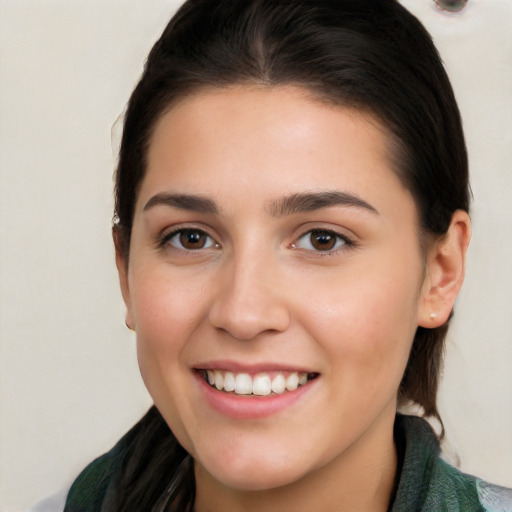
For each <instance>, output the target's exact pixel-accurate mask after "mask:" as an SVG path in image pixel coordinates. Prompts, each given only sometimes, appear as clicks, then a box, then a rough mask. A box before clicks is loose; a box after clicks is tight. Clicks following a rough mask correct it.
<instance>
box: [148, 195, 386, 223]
mask: <svg viewBox="0 0 512 512" xmlns="http://www.w3.org/2000/svg"><path fill="white" fill-rule="evenodd" d="M160 205H162V206H168V207H171V208H178V209H180V210H188V211H194V212H199V213H209V214H213V215H218V214H219V208H218V207H217V205H216V204H215V202H214V201H213V200H212V199H209V198H208V197H204V196H200V195H193V194H167V193H162V194H156V195H155V196H153V197H152V198H151V199H150V200H149V201H148V202H147V203H146V205H145V206H144V210H143V211H147V210H149V209H151V208H154V207H155V206H160ZM330 206H349V207H355V208H362V209H364V210H367V211H369V212H371V213H374V214H377V215H378V214H379V212H378V211H377V210H376V209H375V208H374V207H373V206H372V205H371V204H369V203H367V202H366V201H365V200H363V199H361V198H360V197H357V196H356V195H354V194H349V193H347V192H340V191H337V190H334V191H324V192H304V193H298V194H292V195H289V196H284V197H281V198H279V199H276V200H275V201H272V202H270V203H269V204H268V205H267V208H266V209H267V211H268V212H269V213H270V215H272V216H273V217H283V216H286V215H291V214H293V213H303V212H310V211H314V210H320V209H321V208H328V207H330Z"/></svg>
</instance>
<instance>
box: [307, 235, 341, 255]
mask: <svg viewBox="0 0 512 512" xmlns="http://www.w3.org/2000/svg"><path fill="white" fill-rule="evenodd" d="M309 239H310V241H311V245H312V246H313V247H314V248H315V249H316V250H318V251H330V250H331V249H333V248H334V246H335V245H336V235H334V233H331V232H329V231H312V232H311V234H310V235H309Z"/></svg>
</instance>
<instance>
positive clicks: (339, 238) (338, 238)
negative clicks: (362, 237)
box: [158, 227, 355, 256]
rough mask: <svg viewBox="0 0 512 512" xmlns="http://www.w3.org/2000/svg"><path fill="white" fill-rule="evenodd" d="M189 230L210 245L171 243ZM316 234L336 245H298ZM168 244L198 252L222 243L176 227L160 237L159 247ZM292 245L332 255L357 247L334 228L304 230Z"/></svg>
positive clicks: (206, 234)
mask: <svg viewBox="0 0 512 512" xmlns="http://www.w3.org/2000/svg"><path fill="white" fill-rule="evenodd" d="M187 232H188V233H189V235H190V234H193V233H197V234H198V235H199V236H201V237H202V236H205V237H206V238H207V239H208V240H209V242H208V241H207V242H206V243H207V244H209V245H207V246H206V247H205V246H203V247H199V248H195V249H193V248H186V247H183V244H181V245H182V247H177V246H176V245H175V244H173V243H171V242H172V240H173V239H174V238H176V237H178V236H182V235H183V234H185V233H187ZM314 234H317V235H324V236H328V237H334V238H335V242H334V243H335V245H334V247H332V248H327V249H325V250H322V249H315V248H314V247H311V248H306V249H304V248H302V247H299V246H298V244H299V242H300V241H301V240H304V239H306V237H308V236H309V237H310V238H311V237H312V236H313V235H314ZM340 242H341V246H339V247H336V246H337V245H339V243H340ZM180 243H181V242H180ZM309 244H310V246H312V243H311V242H309ZM167 245H170V246H171V247H172V248H173V249H176V250H179V251H183V252H185V253H196V252H199V251H200V250H202V249H211V248H214V249H218V248H219V247H220V244H218V243H217V242H216V241H215V239H214V238H213V237H212V236H210V235H209V234H208V233H207V232H206V231H204V230H203V229H200V228H194V227H189V228H179V229H174V230H173V231H171V232H170V233H165V232H164V233H163V234H162V235H161V236H160V237H159V239H158V247H160V248H164V247H165V246H167ZM290 247H291V248H292V249H295V250H301V249H302V250H305V251H308V252H313V253H316V254H318V255H320V256H332V255H335V254H338V253H339V252H341V251H344V250H348V249H351V248H353V247H355V243H354V241H353V240H351V239H350V238H349V237H347V236H346V235H342V234H341V233H337V232H336V231H333V230H332V229H321V228H316V229H310V230H308V231H306V232H304V233H303V234H302V235H300V236H299V237H298V238H297V241H296V242H294V243H292V244H291V245H290Z"/></svg>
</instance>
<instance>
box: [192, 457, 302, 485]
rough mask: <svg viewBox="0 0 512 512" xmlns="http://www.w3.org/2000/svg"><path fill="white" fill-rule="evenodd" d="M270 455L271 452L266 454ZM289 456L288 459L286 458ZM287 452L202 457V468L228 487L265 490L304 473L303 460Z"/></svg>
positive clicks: (285, 482)
mask: <svg viewBox="0 0 512 512" xmlns="http://www.w3.org/2000/svg"><path fill="white" fill-rule="evenodd" d="M267 455H270V454H267ZM287 459H288V460H287ZM289 459H290V458H289V457H286V456H280V457H276V456H267V457H261V456H260V457H257V456H254V455H252V456H249V454H246V455H245V456H242V457H236V458H233V457H231V463H227V462H226V461H225V459H224V458H222V460H219V461H217V460H215V461H213V462H212V461H208V460H206V461H204V462H203V461H199V464H200V466H202V470H203V471H206V472H207V473H209V475H210V476H211V477H213V479H215V480H216V481H218V482H220V483H221V484H223V485H224V486H226V487H229V488H231V489H237V490H240V491H263V490H269V489H273V488H276V487H283V486H286V485H289V484H292V483H294V482H296V481H298V480H300V479H301V478H303V477H304V464H297V463H292V462H291V461H290V460H289Z"/></svg>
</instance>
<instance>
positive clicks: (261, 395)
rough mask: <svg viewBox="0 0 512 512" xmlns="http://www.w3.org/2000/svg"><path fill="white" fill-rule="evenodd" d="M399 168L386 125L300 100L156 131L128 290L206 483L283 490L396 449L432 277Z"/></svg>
mask: <svg viewBox="0 0 512 512" xmlns="http://www.w3.org/2000/svg"><path fill="white" fill-rule="evenodd" d="M390 157H391V155H389V144H388V137H387V134H386V132H385V130H384V129H383V128H382V127H381V126H380V125H379V123H378V122H377V121H376V120H375V119H373V118H371V117H369V116H368V115H366V114H363V113H360V112H355V111H352V110H348V109H343V108H340V107H332V106H326V105H324V104H323V103H320V102H319V101H317V100H315V99H313V98H312V97H310V96H308V94H307V93H306V92H305V91H302V90H300V89H296V88H291V87H283V88H274V89H267V88H249V87H238V88H231V89H220V90H206V91H202V92H199V93H197V94H196V95H194V96H192V97H188V98H187V99H185V100H183V101H182V102H180V103H179V104H177V105H175V106H174V107H173V108H172V109H171V110H170V111H169V112H168V113H167V114H166V115H165V116H163V118H162V119H161V120H160V122H159V123H158V125H157V126H156V129H155V132H154V134H153V138H152V141H151V144H150V147H149V153H148V167H147V174H146V176H145V178H144V180H143V182H142V184H141V188H140V191H139V194H138V198H137V203H136V208H135V216H134V224H133V232H132V238H131V247H130V260H129V265H128V268H127V269H126V268H125V269H124V270H123V267H122V265H121V282H122V287H123V293H124V297H125V301H126V304H127V309H128V313H127V319H128V322H129V323H130V324H131V325H133V326H134V327H135V329H136V331H137V347H138V358H139V364H140V369H141V373H142V376H143V379H144V382H145V384H146V386H147V388H148V390H149V392H150V393H151V396H152V397H153V399H154V402H155V404H156V405H157V407H158V409H159V410H160V411H161V413H162V414H163V416H164V417H165V419H166V421H167V422H168V424H169V426H170V427H171V429H172V430H173V432H174V433H175V435H176V436H177V438H178V440H179V441H180V443H181V444H182V445H183V446H184V447H185V448H186V449H187V451H189V452H190V453H191V454H192V455H193V457H194V458H195V461H196V467H197V468H198V470H197V471H198V474H199V475H206V477H207V478H210V479H211V480H212V481H216V482H220V483H222V485H226V486H229V487H232V488H237V489H253V490H255V489H268V488H271V487H276V486H281V485H286V484H289V483H292V482H296V481H298V480H300V479H302V478H304V477H305V476H308V475H313V474H314V473H315V472H318V471H321V470H322V469H323V468H326V467H335V466H336V465H343V464H344V463H345V462H346V461H347V460H349V459H350V457H353V456H354V454H355V453H356V454H359V455H358V456H359V457H363V456H364V454H365V453H366V455H367V456H368V459H371V457H372V456H374V454H375V450H378V446H380V444H382V439H383V438H384V437H385V436H387V438H389V439H388V440H389V441H390V442H392V439H390V438H391V428H392V424H393V420H394V415H395V408H396V393H397V389H398V386H399V383H400V380H401V377H402V374H403V371H404V369H405V366H406V363H407V358H408V355H409V350H410V347H411V344H412V340H413V337H414V333H415V331H416V328H417V326H418V315H419V314H420V313H419V312H420V311H421V309H422V307H423V306H422V301H421V299H420V297H421V289H422V283H423V276H424V266H423V263H422V262H423V258H422V255H421V251H420V248H419V240H418V217H417V211H416V207H415V203H414V201H413V198H412V196H411V194H410V193H409V192H408V191H407V190H406V189H405V188H404V187H403V186H402V184H401V183H400V181H399V180H398V178H397V177H396V176H395V174H394V172H393V170H392V168H391V164H390V161H391V158H390ZM206 477H205V478H206Z"/></svg>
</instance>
